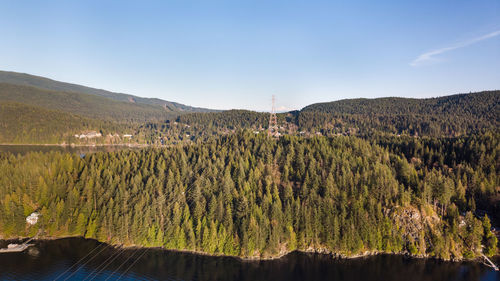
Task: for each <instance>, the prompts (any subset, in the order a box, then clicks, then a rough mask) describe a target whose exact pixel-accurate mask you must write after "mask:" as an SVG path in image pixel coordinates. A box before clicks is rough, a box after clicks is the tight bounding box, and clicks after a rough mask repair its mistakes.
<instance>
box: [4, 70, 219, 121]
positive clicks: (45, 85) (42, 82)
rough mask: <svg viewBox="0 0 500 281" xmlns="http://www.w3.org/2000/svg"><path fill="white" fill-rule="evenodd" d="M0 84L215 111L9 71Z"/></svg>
mask: <svg viewBox="0 0 500 281" xmlns="http://www.w3.org/2000/svg"><path fill="white" fill-rule="evenodd" d="M0 83H8V84H14V85H22V86H31V87H37V88H40V89H45V90H52V91H57V92H75V93H84V94H90V95H95V96H101V97H105V98H109V99H112V100H116V101H122V102H128V103H138V104H146V105H160V106H162V107H164V108H165V109H167V110H169V111H179V112H212V111H215V110H210V109H206V108H197V107H192V106H187V105H183V104H180V103H176V102H170V101H165V100H161V99H156V98H142V97H137V96H133V95H129V94H122V93H114V92H110V91H106V90H101V89H95V88H90V87H86V86H81V85H76V84H71V83H65V82H59V81H55V80H52V79H48V78H45V77H40V76H35V75H30V74H25V73H18V72H10V71H0Z"/></svg>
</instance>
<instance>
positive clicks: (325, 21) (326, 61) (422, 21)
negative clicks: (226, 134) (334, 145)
mask: <svg viewBox="0 0 500 281" xmlns="http://www.w3.org/2000/svg"><path fill="white" fill-rule="evenodd" d="M0 26H1V27H0V38H1V39H0V69H1V70H9V71H18V72H25V73H30V74H35V75H41V76H45V77H49V78H52V79H56V80H61V81H65V82H72V83H77V84H83V85H86V86H91V87H96V88H103V89H107V90H111V91H116V92H124V93H129V94H134V95H138V96H144V97H158V98H162V99H166V100H170V101H176V102H181V103H184V104H188V105H194V106H202V107H210V108H217V109H229V108H245V109H253V110H269V109H270V103H271V96H272V95H273V94H274V95H275V96H276V103H277V107H278V108H280V109H282V110H284V109H300V108H302V107H304V106H306V105H308V104H311V103H315V102H324V101H332V100H338V99H344V98H357V97H367V98H373V97H382V96H403V97H434V96H443V95H449V94H455V93H462V92H470V91H480V90H491V89H500V1H498V0H485V1H483V0H474V1H470V0H453V1H437V0H432V1H427V0H424V1H342V2H338V1H312V0H309V1H293V0H287V1H271V0H267V1H259V0H249V1H246V0H241V1H217V0H213V1H208V0H205V1H189V0H182V1H103V0H100V1H50V0H46V1H18V0H14V1H5V0H0Z"/></svg>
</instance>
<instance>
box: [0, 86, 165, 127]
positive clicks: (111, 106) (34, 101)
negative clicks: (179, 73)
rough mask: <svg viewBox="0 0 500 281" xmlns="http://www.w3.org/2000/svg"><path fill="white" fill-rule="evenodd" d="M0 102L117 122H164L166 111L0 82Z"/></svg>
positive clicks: (150, 106)
mask: <svg viewBox="0 0 500 281" xmlns="http://www.w3.org/2000/svg"><path fill="white" fill-rule="evenodd" d="M0 101H1V102H17V103H23V104H27V105H32V106H39V107H42V108H46V109H53V110H59V111H64V112H68V113H72V114H77V115H80V116H84V117H88V118H94V119H100V120H113V121H117V122H124V121H128V122H146V121H148V120H164V119H166V118H167V117H168V116H169V115H168V114H169V112H168V111H166V110H165V109H164V108H163V107H161V106H159V105H145V104H135V103H130V102H119V101H114V100H111V99H108V98H104V97H100V96H95V95H90V94H83V93H74V92H58V91H50V90H43V89H40V88H35V87H30V86H19V85H12V84H5V83H0Z"/></svg>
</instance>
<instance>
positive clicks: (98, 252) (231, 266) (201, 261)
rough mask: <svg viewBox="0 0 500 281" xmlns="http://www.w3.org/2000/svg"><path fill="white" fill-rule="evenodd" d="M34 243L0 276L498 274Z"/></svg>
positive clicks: (76, 242) (407, 277)
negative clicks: (264, 259) (247, 259)
mask: <svg viewBox="0 0 500 281" xmlns="http://www.w3.org/2000/svg"><path fill="white" fill-rule="evenodd" d="M34 243H35V246H33V247H31V248H30V249H28V250H27V251H25V252H23V253H11V254H0V280H55V279H57V280H200V281H202V280H207V281H208V280H214V281H215V280H259V281H266V280H286V281H295V280H337V281H342V280H349V281H351V280H363V281H375V280H380V281H393V280H404V281H413V280H414V281H417V280H418V281H423V280H429V281H430V280H433V281H439V280H450V281H451V280H464V281H465V280H467V281H474V280H482V281H486V280H488V281H493V280H500V273H499V272H495V271H493V270H492V269H490V268H489V267H487V266H485V265H483V264H481V263H476V262H474V263H473V262H464V263H453V262H441V261H437V260H431V259H411V258H407V257H404V256H398V255H380V256H372V257H365V258H359V259H351V260H339V259H333V258H331V257H330V256H326V255H319V254H303V253H297V252H295V253H291V254H289V255H287V256H285V257H283V258H281V259H278V260H271V261H240V260H238V259H235V258H228V257H209V256H201V255H194V254H187V253H179V252H173V251H167V250H161V249H128V250H120V249H115V248H112V247H109V246H108V245H106V244H101V243H98V242H97V241H94V240H87V239H82V238H67V239H60V240H53V241H35V242H34ZM0 246H1V247H5V246H6V242H5V241H1V242H0ZM89 253H90V254H89ZM495 260H496V262H499V261H500V259H499V258H496V259H495Z"/></svg>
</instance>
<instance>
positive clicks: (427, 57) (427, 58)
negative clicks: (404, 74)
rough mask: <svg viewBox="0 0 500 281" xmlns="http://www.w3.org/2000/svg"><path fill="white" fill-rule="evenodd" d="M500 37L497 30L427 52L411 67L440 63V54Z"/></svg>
mask: <svg viewBox="0 0 500 281" xmlns="http://www.w3.org/2000/svg"><path fill="white" fill-rule="evenodd" d="M499 35H500V30H497V31H494V32H491V33H488V34H486V35H483V36H480V37H476V38H473V39H469V40H467V41H462V42H459V43H456V44H454V45H451V46H449V47H445V48H441V49H436V50H432V51H430V52H427V53H423V54H421V55H420V56H418V57H417V58H416V59H415V60H414V61H412V62H411V63H410V65H411V66H420V65H424V64H428V63H431V62H436V61H439V59H438V58H436V56H437V55H440V54H443V53H446V52H449V51H452V50H455V49H459V48H463V47H467V46H469V45H472V44H474V43H477V42H479V41H483V40H486V39H489V38H493V37H496V36H499Z"/></svg>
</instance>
